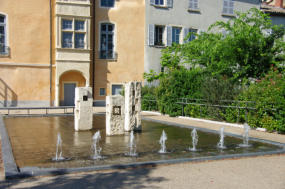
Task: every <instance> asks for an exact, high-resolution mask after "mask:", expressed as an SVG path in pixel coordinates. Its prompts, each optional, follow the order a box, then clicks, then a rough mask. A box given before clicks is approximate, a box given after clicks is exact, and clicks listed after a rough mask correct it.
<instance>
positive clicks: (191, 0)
mask: <svg viewBox="0 0 285 189" xmlns="http://www.w3.org/2000/svg"><path fill="white" fill-rule="evenodd" d="M188 8H189V9H194V3H193V0H189V7H188Z"/></svg>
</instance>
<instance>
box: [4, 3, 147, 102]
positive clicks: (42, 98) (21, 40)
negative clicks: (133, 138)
mask: <svg viewBox="0 0 285 189" xmlns="http://www.w3.org/2000/svg"><path fill="white" fill-rule="evenodd" d="M144 6H145V5H144V0H120V1H115V0H97V1H93V0H22V1H11V0H1V1H0V107H3V106H4V107H9V106H50V105H55V106H58V105H73V104H74V102H73V101H74V100H73V99H74V88H75V87H78V86H91V87H93V96H94V100H95V101H97V102H98V103H99V104H100V103H101V104H102V103H104V101H105V97H106V95H110V94H112V93H113V94H115V93H118V92H119V91H120V87H121V85H122V84H123V83H124V82H128V81H133V80H136V81H142V80H143V78H142V75H143V71H144V65H143V64H144V18H145V9H144ZM104 28H105V30H103V29H104ZM108 29H110V30H108ZM104 36H105V37H104ZM106 40H107V41H106ZM93 47H94V48H93ZM93 57H94V58H93Z"/></svg>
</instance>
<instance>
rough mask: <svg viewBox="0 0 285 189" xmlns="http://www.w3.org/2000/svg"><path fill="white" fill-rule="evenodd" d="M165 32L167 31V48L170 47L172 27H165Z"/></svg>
mask: <svg viewBox="0 0 285 189" xmlns="http://www.w3.org/2000/svg"><path fill="white" fill-rule="evenodd" d="M166 31H167V42H166V43H167V44H166V45H167V46H171V44H172V27H171V26H166Z"/></svg>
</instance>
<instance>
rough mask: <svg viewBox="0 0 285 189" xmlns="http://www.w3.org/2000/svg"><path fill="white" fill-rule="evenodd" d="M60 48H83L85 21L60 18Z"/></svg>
mask: <svg viewBox="0 0 285 189" xmlns="http://www.w3.org/2000/svg"><path fill="white" fill-rule="evenodd" d="M61 30H62V48H76V49H84V48H85V36H86V28H85V21H83V20H75V19H72V20H71V19H70V20H68V19H62V23H61Z"/></svg>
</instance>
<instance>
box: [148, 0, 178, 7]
mask: <svg viewBox="0 0 285 189" xmlns="http://www.w3.org/2000/svg"><path fill="white" fill-rule="evenodd" d="M172 4H173V0H150V5H153V6H158V7H166V8H169V7H172Z"/></svg>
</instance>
